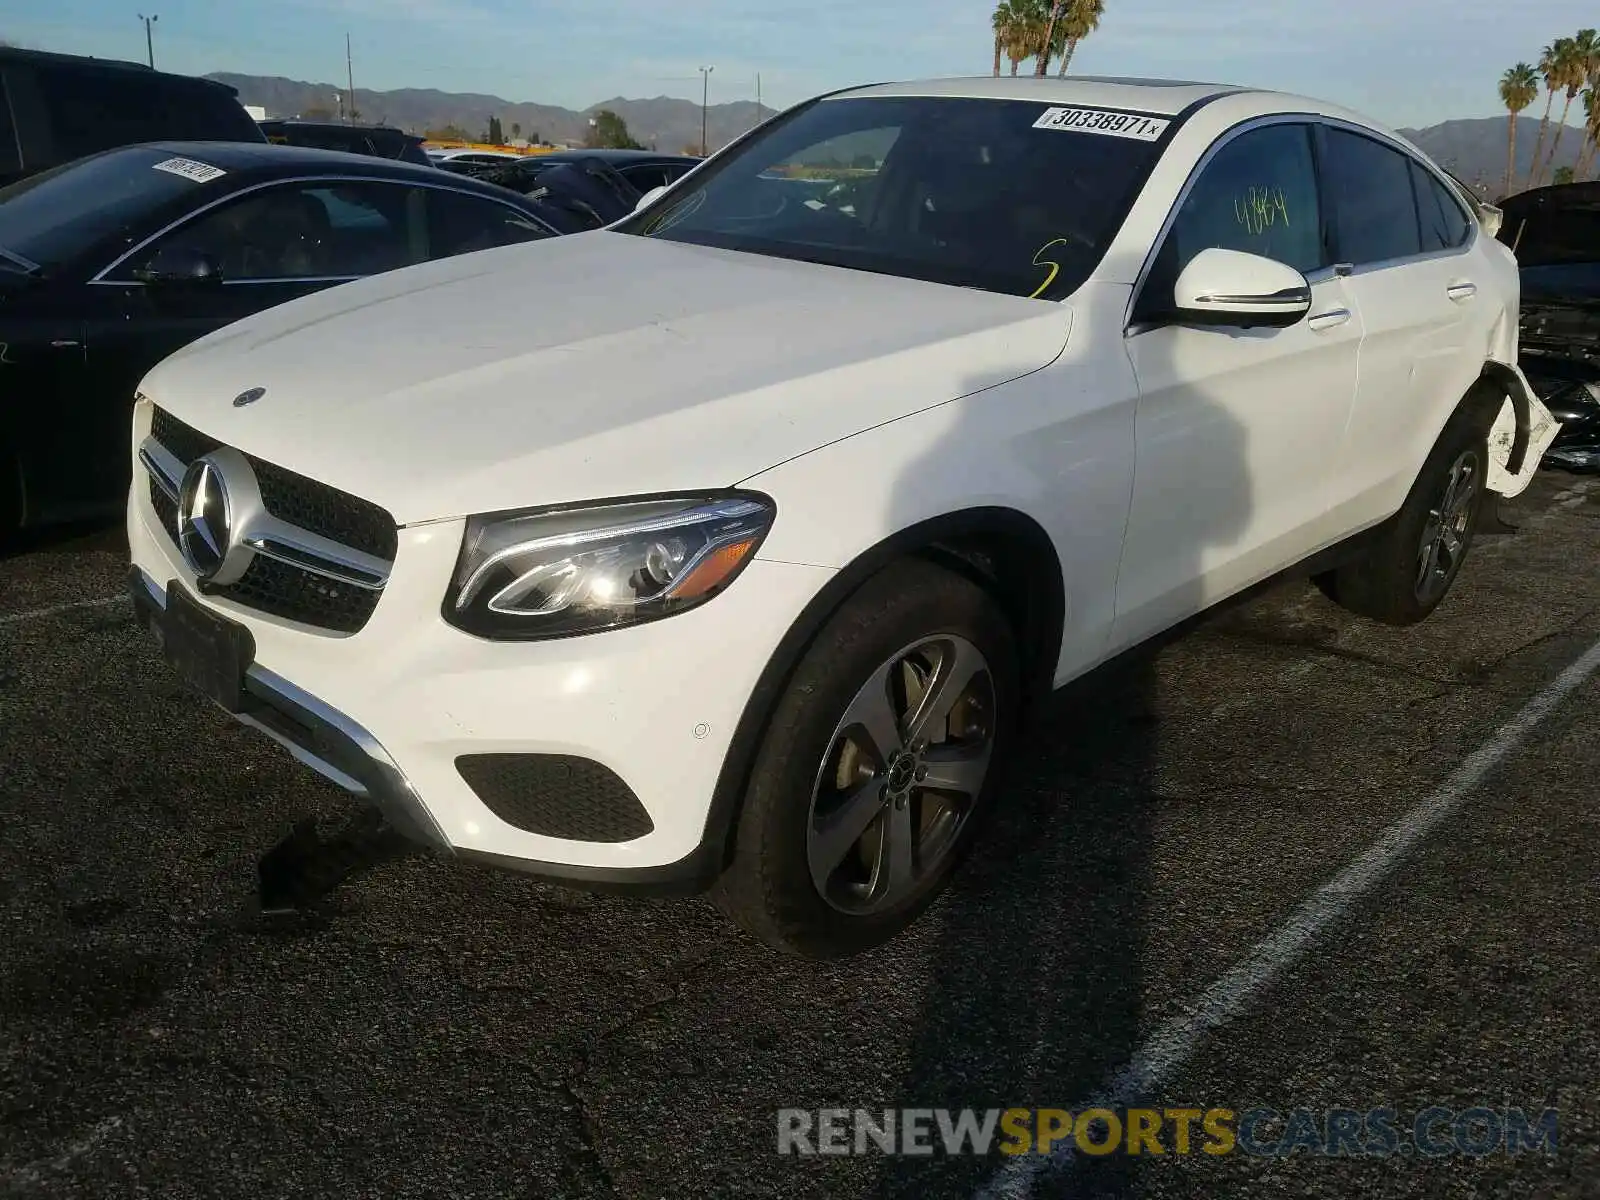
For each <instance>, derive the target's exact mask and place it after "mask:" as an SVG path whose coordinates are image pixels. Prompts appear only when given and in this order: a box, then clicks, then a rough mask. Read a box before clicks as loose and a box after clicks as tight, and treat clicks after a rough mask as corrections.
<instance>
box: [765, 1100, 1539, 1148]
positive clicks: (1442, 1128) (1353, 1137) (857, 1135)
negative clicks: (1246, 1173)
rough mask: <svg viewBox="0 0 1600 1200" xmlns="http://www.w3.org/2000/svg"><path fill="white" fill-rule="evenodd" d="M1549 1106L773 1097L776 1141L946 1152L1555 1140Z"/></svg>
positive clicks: (1527, 1144)
mask: <svg viewBox="0 0 1600 1200" xmlns="http://www.w3.org/2000/svg"><path fill="white" fill-rule="evenodd" d="M1557 1125H1558V1121H1557V1114H1556V1110H1555V1109H1553V1108H1550V1109H1542V1110H1532V1111H1529V1110H1524V1109H1521V1108H1505V1109H1496V1108H1468V1109H1460V1110H1457V1109H1451V1108H1445V1107H1442V1106H1431V1107H1428V1108H1423V1109H1420V1110H1418V1111H1416V1112H1415V1113H1411V1114H1402V1113H1400V1112H1398V1111H1397V1110H1395V1109H1392V1108H1373V1109H1367V1110H1364V1111H1363V1110H1358V1109H1343V1108H1333V1109H1290V1110H1287V1111H1280V1110H1276V1109H1270V1108H1251V1109H1246V1110H1244V1111H1243V1112H1236V1111H1235V1110H1234V1109H1231V1108H1215V1107H1214V1108H1126V1109H1111V1108H1085V1109H1061V1108H1007V1109H999V1108H991V1109H983V1110H979V1109H947V1108H904V1109H877V1110H868V1109H863V1108H857V1109H848V1108H821V1109H804V1108H783V1109H779V1110H778V1128H777V1134H778V1153H779V1154H786V1155H811V1154H838V1155H848V1154H883V1155H931V1154H937V1153H940V1152H943V1153H944V1154H948V1155H977V1156H984V1155H989V1154H995V1153H999V1154H1007V1155H1021V1154H1049V1153H1052V1152H1057V1153H1059V1152H1061V1151H1062V1150H1063V1149H1066V1148H1070V1149H1072V1150H1073V1151H1074V1152H1075V1153H1079V1154H1089V1155H1108V1154H1134V1155H1160V1154H1180V1155H1181V1154H1209V1155H1224V1154H1240V1153H1242V1154H1248V1155H1253V1156H1258V1157H1265V1158H1277V1157H1287V1156H1290V1155H1293V1154H1299V1153H1304V1154H1314V1155H1327V1156H1332V1157H1351V1156H1365V1157H1389V1156H1398V1157H1406V1158H1409V1157H1418V1158H1443V1157H1447V1156H1450V1155H1465V1156H1469V1157H1483V1156H1485V1155H1490V1154H1522V1153H1527V1152H1542V1153H1545V1154H1554V1153H1555V1152H1556V1147H1557Z"/></svg>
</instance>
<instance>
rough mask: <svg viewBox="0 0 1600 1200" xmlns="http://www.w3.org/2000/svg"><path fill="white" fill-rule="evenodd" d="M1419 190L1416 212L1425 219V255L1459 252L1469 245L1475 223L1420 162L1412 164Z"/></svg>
mask: <svg viewBox="0 0 1600 1200" xmlns="http://www.w3.org/2000/svg"><path fill="white" fill-rule="evenodd" d="M1411 179H1412V182H1413V183H1414V184H1415V185H1416V189H1417V213H1418V215H1419V216H1420V217H1421V219H1422V252H1423V253H1424V254H1433V253H1436V252H1438V251H1441V250H1456V249H1459V248H1460V247H1462V246H1465V245H1466V244H1467V238H1469V237H1470V236H1471V235H1472V222H1471V220H1470V219H1469V218H1468V217H1467V214H1466V213H1465V212H1463V211H1462V208H1461V205H1460V204H1459V203H1458V202H1457V201H1456V198H1455V197H1454V196H1452V195H1451V194H1450V192H1449V191H1448V190H1447V189H1446V188H1445V186H1444V184H1442V183H1440V182H1439V181H1438V180H1437V179H1436V178H1434V176H1433V174H1432V173H1431V172H1429V171H1428V170H1427V169H1426V168H1424V167H1423V165H1422V164H1421V163H1419V162H1415V161H1413V162H1412V164H1411Z"/></svg>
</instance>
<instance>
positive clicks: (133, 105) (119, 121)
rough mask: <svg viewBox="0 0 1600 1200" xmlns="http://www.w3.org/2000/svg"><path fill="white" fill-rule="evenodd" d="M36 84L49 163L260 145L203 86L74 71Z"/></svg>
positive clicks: (237, 110) (221, 96) (255, 131)
mask: <svg viewBox="0 0 1600 1200" xmlns="http://www.w3.org/2000/svg"><path fill="white" fill-rule="evenodd" d="M35 78H36V80H37V85H38V88H39V93H40V99H41V100H42V102H43V106H44V113H45V119H46V123H47V124H48V126H49V130H50V153H51V157H52V158H53V159H54V160H55V161H56V162H66V161H69V160H71V159H75V158H82V157H84V156H85V155H89V154H94V153H97V152H98V151H101V150H109V149H111V148H112V147H115V146H128V145H132V144H134V143H136V142H154V141H164V140H169V139H171V140H180V141H201V140H214V141H252V142H259V141H261V140H262V135H261V131H260V129H259V128H257V126H256V124H255V122H254V121H252V120H250V115H249V114H248V113H247V112H245V111H244V109H243V108H242V107H240V105H239V103H238V102H237V101H236V100H235V99H234V98H233V97H231V96H229V95H228V94H227V93H225V92H222V91H219V90H217V89H215V88H211V87H207V86H205V85H203V84H184V83H182V82H181V81H174V80H168V79H163V78H161V77H160V76H156V75H141V74H139V73H138V72H137V71H131V70H120V69H119V70H110V71H96V70H86V69H84V68H82V67H75V66H67V67H61V66H51V67H49V68H46V69H42V70H38V71H36V72H35Z"/></svg>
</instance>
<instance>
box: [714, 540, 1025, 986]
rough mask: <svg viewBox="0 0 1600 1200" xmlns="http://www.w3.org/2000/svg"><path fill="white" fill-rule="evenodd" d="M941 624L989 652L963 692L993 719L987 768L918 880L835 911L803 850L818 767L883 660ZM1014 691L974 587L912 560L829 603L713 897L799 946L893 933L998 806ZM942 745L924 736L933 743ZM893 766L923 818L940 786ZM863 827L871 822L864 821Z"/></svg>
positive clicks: (772, 938)
mask: <svg viewBox="0 0 1600 1200" xmlns="http://www.w3.org/2000/svg"><path fill="white" fill-rule="evenodd" d="M941 635H944V636H951V637H955V638H958V639H961V640H962V641H964V642H965V643H966V644H967V645H968V646H970V647H973V648H976V650H977V651H978V652H979V653H980V654H981V655H982V656H983V659H984V660H985V662H986V664H987V668H988V669H987V672H986V673H980V674H978V675H976V676H974V677H973V678H974V680H975V683H974V685H973V687H974V689H975V690H974V691H972V692H969V693H968V694H969V695H974V696H976V695H977V694H978V693H979V692H980V691H981V693H982V699H981V700H979V701H974V702H972V703H974V704H975V705H976V707H975V709H969V710H968V711H977V712H979V713H984V712H986V711H987V716H988V720H987V721H984V722H983V724H984V726H985V728H986V729H988V730H989V731H991V738H990V740H989V741H988V743H987V744H988V746H989V747H990V750H989V757H988V769H987V774H985V775H984V776H983V779H982V782H981V783H979V784H977V785H976V786H977V789H978V790H977V794H976V796H975V797H972V798H971V799H970V801H963V805H964V810H965V812H966V816H965V818H964V819H963V820H960V821H958V822H957V823H955V825H954V831H953V833H951V834H950V835H949V840H948V842H947V848H946V849H945V850H944V851H943V853H942V857H936V858H935V859H934V861H933V863H932V864H930V865H929V869H928V870H927V874H926V875H925V876H923V877H921V878H919V879H918V880H917V881H916V885H915V887H916V890H915V891H914V892H911V893H910V894H908V895H907V896H906V897H905V898H904V899H903V900H902V901H899V902H893V903H891V901H892V900H893V897H892V895H885V896H884V897H883V898H882V900H881V901H880V903H882V904H884V905H885V906H886V907H883V908H881V909H879V910H878V911H872V912H851V911H841V909H840V908H839V907H837V906H836V904H835V903H831V902H830V901H829V900H828V899H825V898H824V895H823V892H822V890H821V889H820V888H819V886H818V885H817V884H816V883H814V882H813V878H812V871H811V865H810V858H809V857H808V856H809V853H810V850H809V847H810V845H811V841H810V839H811V836H812V822H813V801H814V795H815V794H816V793H817V791H818V787H819V778H820V777H821V776H822V771H823V767H824V764H825V762H827V761H828V760H829V759H830V757H831V756H833V755H834V754H835V752H836V750H837V748H838V747H839V746H840V745H841V744H842V742H843V740H848V739H841V741H836V740H835V737H834V735H835V733H836V732H837V730H838V728H839V724H840V722H841V721H842V720H843V719H844V717H845V715H846V713H847V711H848V710H849V709H850V706H851V704H852V702H853V701H854V700H855V699H856V698H857V696H858V694H860V693H863V691H864V689H865V688H866V685H867V683H868V681H869V680H875V679H876V678H877V676H878V673H879V672H880V671H882V670H883V669H884V667H885V665H886V664H888V663H890V662H892V661H895V660H896V657H897V655H898V654H899V653H900V652H902V651H904V650H906V649H907V648H908V647H910V646H913V645H918V644H921V643H923V642H924V641H925V640H926V641H927V642H929V643H934V642H937V639H938V638H939V637H940V636H941ZM952 644H954V643H952ZM952 661H953V660H952ZM941 669H942V668H941ZM985 679H987V683H985V682H984V680H985ZM930 690H931V689H930ZM1020 700H1021V691H1020V684H1019V675H1018V666H1017V651H1016V642H1015V639H1014V637H1013V635H1012V631H1011V628H1010V626H1009V624H1008V623H1007V621H1006V618H1005V617H1004V615H1003V614H1002V613H1001V611H1000V609H999V607H998V606H997V605H996V604H995V602H994V601H993V600H992V599H991V598H990V597H989V595H988V594H987V593H986V592H985V591H984V590H983V589H982V588H981V587H979V586H978V585H977V584H975V583H973V582H971V581H970V580H968V579H966V578H964V577H963V576H961V575H959V574H956V573H954V572H952V571H949V570H946V569H944V568H941V567H938V566H935V565H933V564H931V563H927V562H923V561H920V560H905V561H902V562H899V563H896V564H894V565H892V566H890V567H888V568H886V569H885V570H884V571H883V572H882V573H881V574H879V575H877V576H875V577H874V578H872V579H871V580H869V581H868V582H867V583H866V584H864V585H863V586H862V587H861V589H860V590H859V591H858V592H856V594H855V595H853V596H852V597H851V598H850V599H849V600H848V601H846V602H845V604H844V605H843V606H842V607H841V608H840V609H839V611H838V612H837V613H835V615H834V616H833V617H832V619H831V620H830V621H829V622H828V623H827V625H826V626H825V627H824V628H823V630H822V631H821V633H819V634H818V636H817V638H816V640H815V641H814V642H813V643H812V645H811V646H810V648H809V649H808V650H807V652H806V654H805V656H804V657H803V658H802V660H801V662H800V664H799V666H798V667H796V669H795V672H794V675H793V676H792V677H791V678H790V680H789V683H788V685H787V687H786V689H785V691H784V693H783V695H782V697H781V698H780V699H779V701H778V705H777V708H776V711H775V712H774V714H773V717H772V720H771V723H770V724H769V725H768V727H767V729H766V731H765V734H764V735H763V741H762V744H761V747H760V749H759V750H758V751H757V754H756V759H755V763H754V766H753V769H752V772H751V778H750V781H749V785H748V788H747V790H746V793H745V802H744V807H743V810H742V812H741V814H740V817H739V823H738V828H737V833H736V836H735V847H734V857H733V862H732V864H731V866H730V867H729V868H728V870H727V872H726V873H725V874H724V875H723V876H722V878H721V879H719V880H718V881H717V883H716V884H715V886H714V887H713V888H712V891H711V897H712V899H713V900H714V901H715V903H716V904H717V906H718V907H719V908H720V909H721V910H722V911H723V912H724V913H725V914H726V915H727V916H728V917H730V918H731V919H732V920H733V921H734V922H736V923H737V924H738V925H740V926H741V927H743V928H744V929H745V930H746V931H748V932H749V933H751V934H753V935H754V936H755V937H757V938H759V939H760V940H761V941H763V942H765V943H766V944H767V945H769V946H771V947H773V948H775V949H777V950H780V951H783V952H785V953H788V954H792V955H795V956H797V957H801V958H810V959H823V958H837V957H841V956H844V955H848V954H855V953H859V952H861V951H864V950H867V949H870V948H872V947H874V946H877V945H880V944H882V943H883V942H886V941H888V940H889V939H890V938H892V937H894V936H895V935H896V934H898V933H899V932H901V931H902V930H903V929H905V928H906V927H907V926H908V925H910V924H911V923H912V922H913V921H915V920H916V918H917V917H918V916H919V915H920V914H921V913H922V911H923V910H924V909H926V908H927V907H928V905H929V904H931V903H932V902H933V901H934V900H935V899H936V898H937V897H938V895H939V894H940V892H942V891H943V889H944V888H945V886H946V885H947V884H948V883H949V880H950V877H951V875H952V874H953V873H954V872H955V870H956V868H957V867H958V866H959V864H960V862H961V860H962V859H963V858H964V857H965V855H966V853H967V851H968V850H969V849H970V848H971V845H972V843H973V841H974V839H975V837H976V836H977V833H978V831H979V829H980V828H981V825H982V823H983V820H984V818H985V817H986V816H987V815H988V813H989V811H990V810H991V809H992V808H993V806H994V798H995V794H996V790H997V788H998V786H999V778H1000V775H1001V773H1002V771H1001V768H1002V766H1003V764H1004V763H1005V762H1006V761H1007V757H1008V756H1009V754H1010V753H1011V744H1012V738H1013V736H1014V731H1015V730H1016V728H1017V717H1018V710H1019V707H1020ZM991 703H992V711H988V710H989V709H990V705H991ZM902 728H903V725H902ZM947 746H948V744H947ZM947 746H946V747H941V746H937V745H936V746H934V747H931V748H930V749H929V754H930V755H932V754H934V753H936V752H937V751H939V750H940V749H945V748H947ZM930 761H931V758H930ZM892 778H894V773H893V772H892V771H890V770H888V769H887V768H883V769H882V770H881V772H877V771H873V770H869V771H868V772H867V773H866V774H865V775H862V776H860V777H858V782H859V780H860V779H867V780H872V781H878V780H880V779H881V780H883V781H888V780H891V779H892ZM900 778H901V779H902V782H901V783H900V784H899V786H900V787H901V788H902V789H906V791H907V792H909V793H910V795H909V798H908V799H906V800H905V801H903V802H900V803H896V804H894V806H895V807H904V806H905V804H909V805H910V806H911V813H912V814H913V815H908V816H907V817H906V818H905V820H907V821H908V822H910V821H918V820H925V819H927V816H926V814H928V813H930V812H932V813H938V812H939V811H940V808H939V805H940V804H941V803H942V802H941V801H940V800H939V799H938V798H937V797H935V799H934V800H933V801H932V803H933V807H932V808H931V809H930V808H928V807H926V806H927V805H928V804H929V803H930V802H929V801H928V799H927V798H926V797H927V796H928V793H926V792H924V791H923V790H922V787H921V786H919V785H918V784H915V783H910V784H907V783H905V782H904V777H903V776H901V777H900ZM915 778H916V779H919V780H920V779H921V778H922V776H921V775H917V776H915ZM850 786H851V787H854V786H857V783H852V784H851V785H850ZM890 786H892V785H890ZM905 794H906V793H905V792H902V795H905ZM883 803H884V807H883V808H882V810H881V812H882V813H883V815H882V817H881V818H879V819H880V820H881V822H882V825H881V829H880V831H879V832H878V833H877V835H876V836H877V837H879V838H887V837H888V824H887V823H888V821H889V820H890V814H889V806H890V802H889V801H884V802H883ZM825 817H826V814H823V816H822V817H819V818H817V819H819V820H821V819H825ZM875 828H877V826H875ZM865 836H867V837H870V836H872V830H871V829H869V830H868V833H867V835H865ZM917 836H926V834H919V835H917ZM865 845H866V842H865V841H863V842H862V843H859V844H857V845H856V847H855V849H856V851H858V852H860V854H861V856H862V857H865V856H866V854H867V851H865V850H863V846H865ZM884 852H887V850H886V849H885V851H884ZM847 861H849V862H850V863H851V864H852V866H851V868H850V869H854V866H853V864H854V862H855V859H854V858H851V857H850V856H847ZM882 861H883V860H881V859H880V860H879V863H880V869H881V864H882ZM877 877H878V876H877V873H876V872H873V878H874V879H877ZM829 879H830V883H831V881H832V877H831V876H830V877H829Z"/></svg>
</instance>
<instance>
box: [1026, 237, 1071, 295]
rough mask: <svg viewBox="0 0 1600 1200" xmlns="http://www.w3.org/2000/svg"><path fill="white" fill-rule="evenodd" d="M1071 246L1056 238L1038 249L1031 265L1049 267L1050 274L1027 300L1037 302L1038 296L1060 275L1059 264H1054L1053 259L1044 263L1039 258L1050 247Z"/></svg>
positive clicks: (1065, 240) (1064, 240) (1042, 256)
mask: <svg viewBox="0 0 1600 1200" xmlns="http://www.w3.org/2000/svg"><path fill="white" fill-rule="evenodd" d="M1071 244H1072V243H1071V242H1070V241H1069V240H1068V239H1067V238H1056V239H1055V240H1054V241H1049V242H1046V243H1045V244H1044V245H1042V246H1040V247H1039V252H1038V253H1037V254H1035V255H1034V256H1033V265H1034V266H1036V267H1049V268H1050V274H1049V276H1048V277H1047V278H1046V279H1045V281H1044V282H1043V283H1041V284H1040V285H1039V286H1038V288H1037V289H1036V290H1035V291H1034V293H1033V294H1032V295H1031V296H1029V297H1028V299H1029V300H1037V299H1038V298H1039V297H1040V296H1042V295H1043V294H1044V293H1045V291H1046V290H1047V289H1048V288H1049V287H1050V285H1051V284H1052V283H1054V282H1055V281H1056V276H1057V275H1059V274H1061V264H1060V263H1058V262H1056V261H1055V260H1054V259H1048V260H1046V261H1044V262H1040V261H1039V260H1040V259H1041V258H1044V252H1045V251H1046V250H1048V249H1050V247H1051V246H1069V245H1071Z"/></svg>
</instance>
